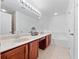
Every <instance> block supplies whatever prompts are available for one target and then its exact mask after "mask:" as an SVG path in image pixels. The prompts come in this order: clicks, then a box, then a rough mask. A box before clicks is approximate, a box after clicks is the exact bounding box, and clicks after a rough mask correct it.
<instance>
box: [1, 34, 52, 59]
mask: <svg viewBox="0 0 79 59" xmlns="http://www.w3.org/2000/svg"><path fill="white" fill-rule="evenodd" d="M21 39H25V40H23V41H18V42H16V43H14V41H12V40H13V39H11V41H10V40H9V41H10V42H11V45H9V43H10V42H8V43H7V41H5V42H6V43H5V44H3V45H2V47H0V53H1V54H0V59H37V58H38V53H39V48H40V49H43V50H44V49H46V48H47V47H48V46H49V45H50V43H51V34H50V33H45V34H40V35H37V36H22V37H21ZM12 42H13V43H12Z"/></svg>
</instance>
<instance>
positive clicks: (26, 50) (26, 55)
mask: <svg viewBox="0 0 79 59" xmlns="http://www.w3.org/2000/svg"><path fill="white" fill-rule="evenodd" d="M25 59H28V44H26V48H25Z"/></svg>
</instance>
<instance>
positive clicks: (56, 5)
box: [4, 0, 69, 16]
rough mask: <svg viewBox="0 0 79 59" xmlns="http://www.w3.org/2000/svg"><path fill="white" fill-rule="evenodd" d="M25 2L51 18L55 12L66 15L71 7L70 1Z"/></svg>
mask: <svg viewBox="0 0 79 59" xmlns="http://www.w3.org/2000/svg"><path fill="white" fill-rule="evenodd" d="M4 1H7V0H4ZM11 1H14V0H11ZM25 1H26V2H29V3H30V4H32V5H33V6H34V7H35V8H36V9H38V10H39V11H40V12H41V13H42V14H45V15H47V16H51V15H52V14H53V13H55V12H57V13H60V14H64V13H65V12H66V11H67V8H68V5H69V0H25ZM7 9H9V8H7ZM9 11H10V10H9Z"/></svg>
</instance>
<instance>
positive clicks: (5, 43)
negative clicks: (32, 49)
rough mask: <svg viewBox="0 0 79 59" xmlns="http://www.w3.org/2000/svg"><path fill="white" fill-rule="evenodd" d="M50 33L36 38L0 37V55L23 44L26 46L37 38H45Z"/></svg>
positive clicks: (29, 36)
mask: <svg viewBox="0 0 79 59" xmlns="http://www.w3.org/2000/svg"><path fill="white" fill-rule="evenodd" d="M49 34H51V33H42V34H39V35H36V36H31V35H20V36H17V35H8V36H0V53H2V52H5V51H7V50H10V49H13V48H16V47H18V46H21V45H23V44H27V43H29V42H32V41H34V40H38V39H39V38H42V37H45V36H46V35H49Z"/></svg>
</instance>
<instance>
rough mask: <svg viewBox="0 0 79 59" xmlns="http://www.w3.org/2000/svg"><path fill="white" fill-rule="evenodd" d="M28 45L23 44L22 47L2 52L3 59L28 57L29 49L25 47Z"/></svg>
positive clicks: (23, 58)
mask: <svg viewBox="0 0 79 59" xmlns="http://www.w3.org/2000/svg"><path fill="white" fill-rule="evenodd" d="M27 47H28V45H23V46H20V47H17V48H15V49H12V50H10V51H7V52H5V53H2V54H1V59H25V58H26V59H27V58H28V56H27V53H28V52H27V51H26V50H25V48H27ZM27 50H28V48H27Z"/></svg>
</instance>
